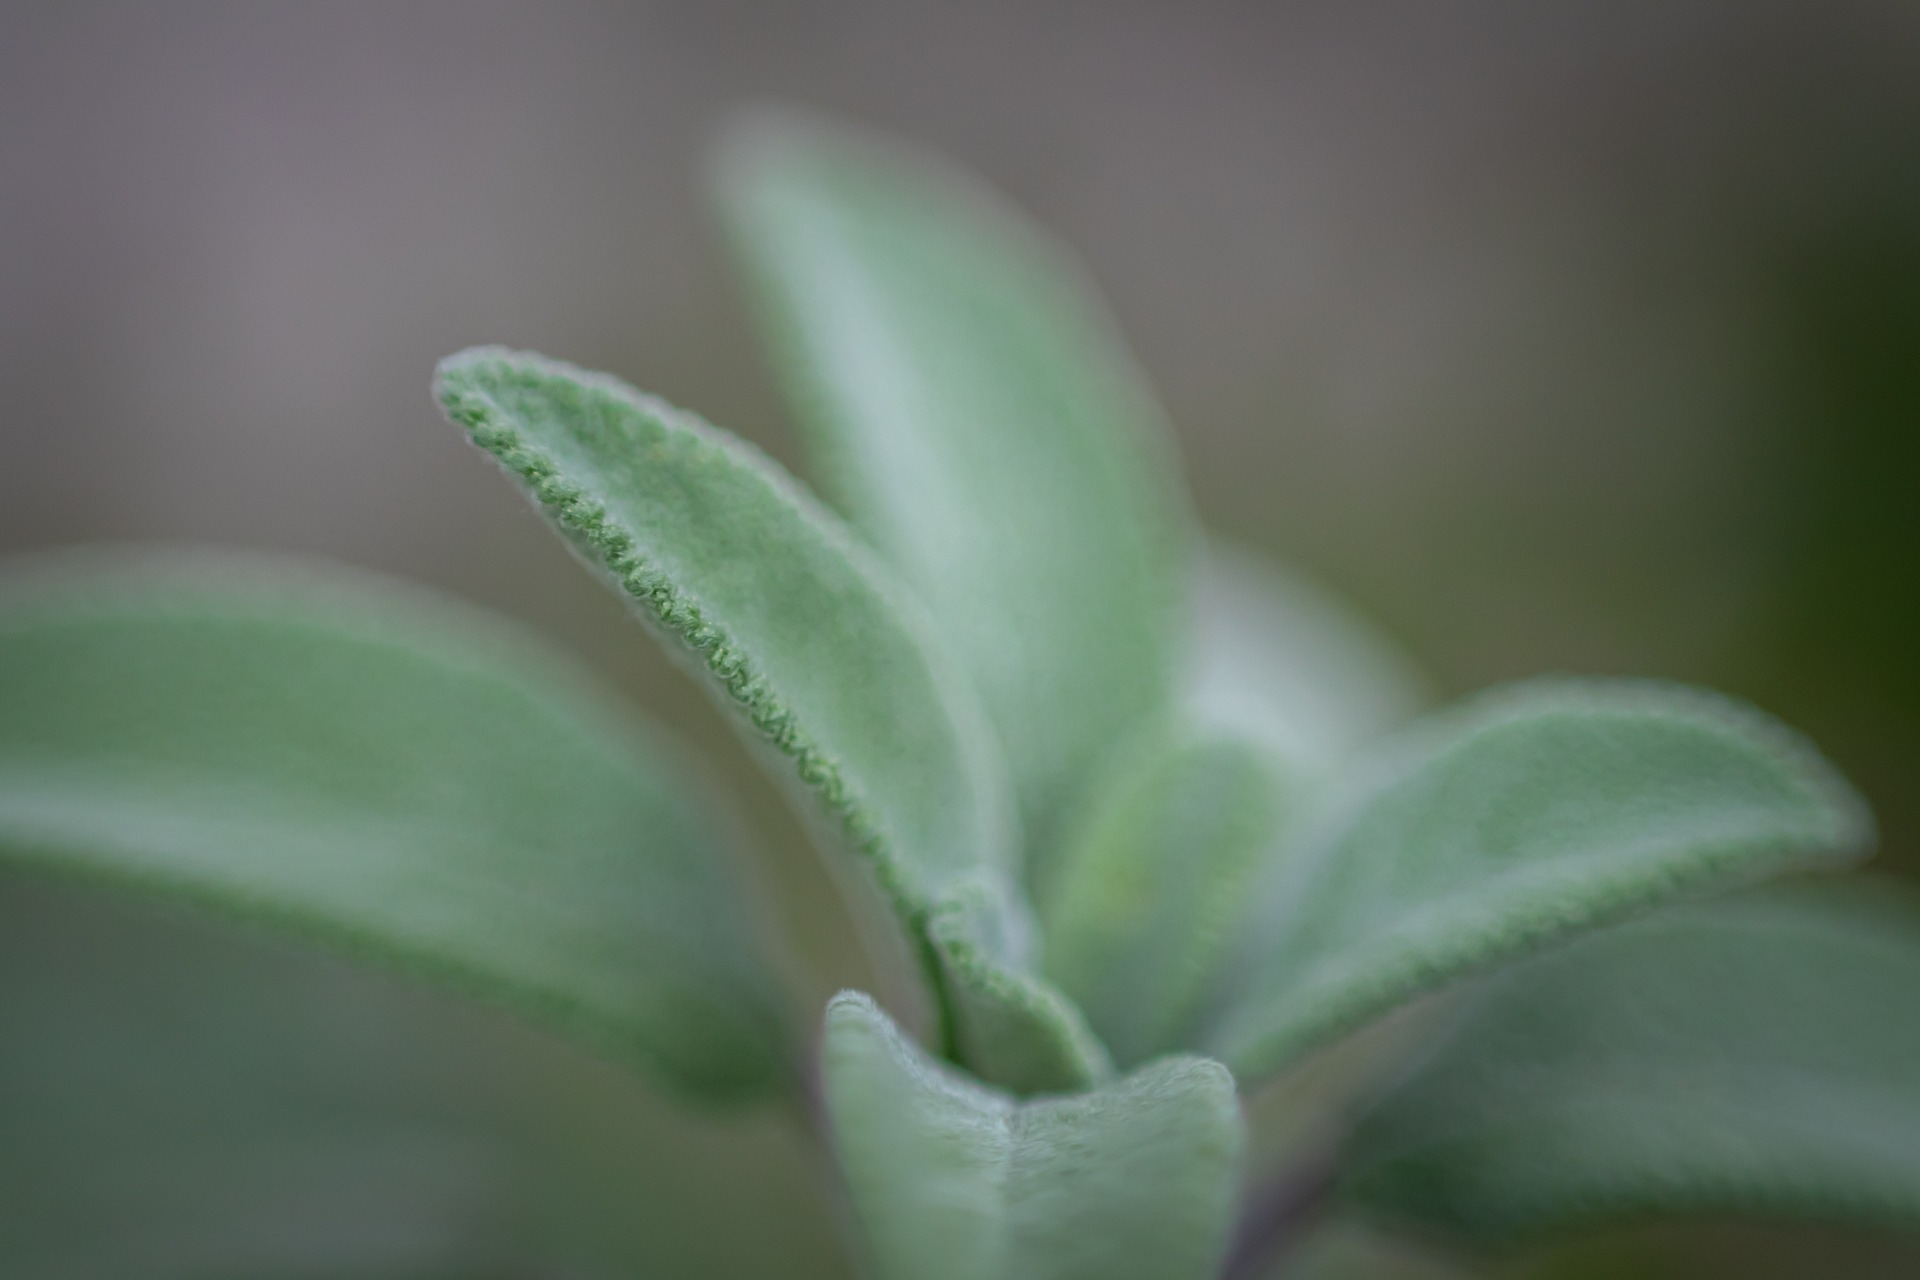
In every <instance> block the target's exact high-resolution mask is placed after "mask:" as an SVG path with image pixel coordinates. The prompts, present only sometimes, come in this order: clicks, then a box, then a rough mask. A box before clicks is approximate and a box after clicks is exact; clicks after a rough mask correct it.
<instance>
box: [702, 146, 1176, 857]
mask: <svg viewBox="0 0 1920 1280" xmlns="http://www.w3.org/2000/svg"><path fill="white" fill-rule="evenodd" d="M720 177H721V183H720V189H721V195H722V203H723V205H724V208H725V212H726V213H727V214H728V215H729V220H730V222H731V224H732V227H733V230H734V232H735V237H734V239H735V243H736V245H737V246H738V248H739V250H740V253H741V255H742V257H743V259H744V261H745V264H746V266H747V268H748V271H749V275H750V277H751V279H752V282H753V283H754V285H755V286H756V290H755V291H756V294H757V295H758V299H759V301H761V302H762V303H763V304H764V305H763V308H762V310H763V314H764V316H765V318H766V320H767V322H768V328H769V331H770V335H771V337H772V339H773V343H774V346H775V347H776V349H777V351H778V354H780V355H781V356H783V357H784V361H783V367H784V369H785V372H786V373H787V375H788V378H789V384H790V387H791V390H792V393H793V397H794V400H795V402H796V404H797V405H798V407H799V410H800V416H801V419H802V422H803V424H804V426H805V427H806V428H807V429H808V432H809V435H810V439H811V442H812V444H813V446H814V449H815V451H816V453H817V455H818V459H819V463H820V466H819V471H820V473H821V477H822V483H823V484H824V486H825V488H826V491H827V493H828V495H829V496H830V497H831V498H832V499H833V501H834V502H835V503H836V504H837V505H838V506H839V508H840V509H841V510H842V511H843V512H845V513H846V515H847V516H848V518H849V519H850V521H851V522H852V523H853V525H854V526H855V528H857V529H858V530H859V531H860V532H861V533H862V534H863V535H865V536H866V538H867V539H868V540H870V541H871V543H872V544H873V545H874V546H876V547H877V548H879V550H880V551H881V553H882V554H883V555H884V556H885V557H886V558H887V559H888V560H889V561H890V562H891V563H892V564H893V565H894V567H895V568H896V569H897V570H898V572H899V573H900V575H901V576H902V578H903V579H904V580H905V581H906V582H907V583H908V585H909V586H910V587H911V588H912V589H913V590H914V591H915V592H916V593H917V594H918V595H919V596H920V597H921V598H922V599H923V600H925V601H926V603H927V605H928V606H929V608H930V609H931V611H932V614H933V617H934V620H935V622H936V623H937V625H938V626H939V629H940V633H941V636H942V638H943V639H944V640H946V641H947V642H948V643H949V644H950V645H951V646H952V649H953V651H954V652H955V654H956V655H957V656H958V658H959V659H960V661H961V662H962V663H963V664H964V666H965V667H966V669H967V671H968V672H969V674H970V675H971V677H972V679H973V681H974V684H975V686H976V687H977V688H978V689H979V690H980V691H981V695H982V697H983V699H984V701H985V703H986V706H987V710H988V712H989V714H990V715H991V717H992V719H993V722H994V724H995V726H996V728H997V729H998V730H999V734H1000V737H1001V740H1002V742H1003V743H1004V744H1005V748H1006V751H1007V753H1008V755H1009V757H1010V759H1011V762H1012V765H1013V769H1014V776H1015V781H1016V787H1017V789H1018V792H1019V796H1020V801H1021V807H1022V811H1023V813H1024V815H1025V817H1026V820H1027V825H1028V828H1029V834H1030V835H1031V836H1033V837H1034V842H1035V845H1036V846H1037V847H1041V846H1044V845H1045V843H1046V837H1047V835H1048V834H1049V832H1050V829H1051V823H1052V818H1053V815H1054V812H1055V810H1056V808H1057V807H1058V806H1059V805H1060V804H1061V803H1063V802H1064V801H1065V800H1066V799H1067V797H1068V796H1069V795H1070V794H1071V792H1072V791H1073V790H1074V788H1075V787H1076V785H1077V783H1078V782H1079V780H1080V775H1081V774H1082V772H1083V771H1084V770H1085V769H1086V768H1087V767H1088V766H1089V765H1090V764H1091V763H1092V762H1093V761H1094V759H1095V758H1097V757H1098V756H1099V755H1100V754H1101V753H1102V752H1104V751H1105V750H1106V749H1107V748H1108V747H1110V746H1111V745H1112V743H1113V742H1114V740H1115V739H1116V738H1117V737H1118V736H1120V735H1121V734H1122V733H1123V732H1124V731H1125V730H1126V729H1127V728H1128V726H1129V725H1131V724H1132V723H1133V722H1134V721H1135V720H1137V719H1139V718H1140V717H1142V716H1144V715H1146V714H1148V713H1150V712H1152V711H1154V710H1156V709H1157V708H1158V707H1159V706H1160V705H1161V703H1162V702H1163V701H1164V699H1165V698H1166V697H1167V696H1168V694H1169V691H1170V686H1171V682H1172V679H1173V674H1174V672H1173V668H1174V665H1175V659H1176V630H1177V625H1178V623H1177V615H1178V611H1179V608H1180V606H1181V603H1182V602H1181V599H1180V593H1181V590H1182V586H1181V582H1182V577H1183V573H1184V555H1185V548H1184V535H1183V533H1182V521H1183V518H1184V517H1183V513H1182V511H1181V506H1180V499H1179V497H1178V494H1177V488H1176V484H1175V481H1174V479H1173V477H1174V475H1175V466H1174V463H1173V460H1172V458H1171V456H1170V451H1168V450H1166V449H1165V448H1164V445H1163V440H1162V436H1163V432H1164V428H1163V425H1162V422H1161V419H1160V414H1159V411H1158V410H1157V408H1156V407H1155V406H1154V404H1153V402H1152V400H1151V397H1150V396H1149V395H1148V394H1147V392H1146V391H1145V389H1144V385H1143V383H1142V382H1141V380H1140V378H1139V376H1138V375H1137V373H1136V372H1135V371H1134V370H1133V368H1132V366H1131V364H1130V362H1129V360H1128V357H1127V355H1126V353H1125V351H1124V349H1123V347H1122V344H1121V343H1120V341H1119V339H1118V337H1117V335H1116V334H1115V332H1114V330H1113V328H1112V326H1111V324H1110V323H1109V322H1108V320H1107V318H1106V317H1105V316H1104V315H1103V314H1102V313H1101V311H1100V309H1099V307H1098V305H1097V303H1096V302H1095V301H1094V299H1093V296H1092V291H1091V289H1090V288H1088V286H1087V285H1086V283H1085V282H1084V281H1083V280H1082V279H1081V277H1080V273H1079V272H1078V271H1077V270H1076V269H1075V268H1074V266H1073V265H1072V264H1071V263H1070V262H1068V261H1067V260H1066V258H1065V256H1064V255H1063V254H1062V253H1061V251H1060V250H1059V249H1058V248H1057V247H1056V246H1054V245H1053V244H1052V243H1050V242H1049V241H1047V240H1046V238H1045V237H1044V236H1043V235H1042V234H1041V233H1040V232H1039V231H1038V230H1037V229H1036V228H1034V227H1033V226H1031V225H1030V224H1029V223H1028V222H1027V220H1026V219H1025V218H1024V217H1022V216H1021V215H1019V214H1018V213H1016V212H1015V211H1013V210H1012V209H1010V208H1009V207H1007V206H1006V205H1005V204H1004V203H1003V202H1002V201H1001V200H1000V199H999V198H998V197H997V196H996V195H995V194H994V193H992V192H990V191H988V190H986V189H985V188H984V187H983V186H982V185H981V184H979V183H978V182H977V181H975V180H974V179H973V178H971V177H970V176H968V175H964V174H961V173H958V172H955V171H953V170H951V169H948V168H946V167H944V166H943V165H942V164H940V163H939V162H938V161H935V160H933V159H931V158H928V157H926V156H923V155H920V154H917V153H913V152H910V151H908V150H906V149H905V148H902V147H899V146H896V145H894V144H892V143H889V142H886V141H883V140H878V139H874V138H871V137H867V136H864V135H861V134H859V133H857V132H854V131H850V130H841V129H835V128H832V127H830V126H826V125H823V124H819V123H814V122H808V121H806V120H803V119H797V118H794V117H791V116H777V117H776V116H762V117H758V118H755V119H754V120H752V121H751V122H750V123H749V124H747V125H746V126H745V127H743V128H741V129H739V130H737V131H736V133H735V136H734V138H733V139H732V144H731V145H730V146H729V148H728V149H727V151H726V152H725V154H724V157H723V161H722V164H721V171H720ZM1042 852H1044V848H1042Z"/></svg>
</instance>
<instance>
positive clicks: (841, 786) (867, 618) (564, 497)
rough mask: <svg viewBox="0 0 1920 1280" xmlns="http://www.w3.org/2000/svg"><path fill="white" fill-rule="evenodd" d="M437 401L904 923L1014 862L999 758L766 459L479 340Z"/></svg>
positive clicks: (928, 648)
mask: <svg viewBox="0 0 1920 1280" xmlns="http://www.w3.org/2000/svg"><path fill="white" fill-rule="evenodd" d="M439 393H440V400H441V403H442V404H443V405H444V406H445V408H446V411H447V414H448V416H449V417H451V418H452V419H453V420H454V421H455V422H457V423H459V424H460V425H461V426H464V427H466V428H467V429H468V430H469V431H470V432H471V433H472V436H473V440H474V443H476V444H478V445H479V446H480V447H481V448H482V449H485V450H486V451H487V452H488V453H490V454H492V455H493V456H494V457H495V458H496V459H497V460H498V461H499V462H500V464H501V466H502V467H504V468H505V469H506V470H507V472H508V473H509V474H510V475H512V476H513V477H514V478H515V479H517V480H519V481H520V482H521V483H522V484H523V485H524V486H525V487H526V488H527V490H528V492H529V494H530V495H531V496H532V497H533V498H534V500H535V501H537V502H538V503H539V504H540V506H541V507H542V509H543V510H545V511H546V513H547V515H548V516H549V517H550V518H551V519H552V520H553V522H554V523H555V524H556V525H557V526H558V527H559V528H560V530H561V532H562V533H564V534H565V535H566V536H567V537H568V538H569V539H570V540H571V541H572V543H573V544H574V546H575V547H576V548H578V550H579V551H580V553H581V554H582V555H583V556H584V557H585V558H586V559H587V560H588V562H589V563H591V564H592V565H594V566H595V567H596V568H598V569H600V570H601V571H602V572H604V573H606V574H607V575H608V576H609V577H611V578H612V580H613V582H614V584H615V585H616V586H617V587H618V588H619V589H620V590H621V591H622V592H623V593H624V594H625V595H626V596H627V597H628V598H629V599H630V600H631V601H633V602H634V603H635V604H637V605H638V606H639V608H640V611H641V615H642V616H643V617H644V618H645V619H647V620H648V621H650V622H651V623H653V624H654V626H655V627H656V629H657V630H658V631H659V632H661V633H662V634H663V635H664V637H665V638H666V639H667V640H668V641H669V642H670V643H671V644H672V645H673V646H674V648H675V650H676V651H677V652H681V653H683V654H686V655H687V656H689V657H690V658H691V660H692V661H693V662H694V663H696V664H697V670H698V671H699V672H700V673H702V674H704V675H705V676H707V677H708V678H709V681H710V683H711V684H712V686H713V687H714V688H715V689H716V690H717V691H718V693H719V695H720V696H721V697H722V698H723V700H724V702H725V704H726V705H727V706H729V707H730V708H731V709H733V710H735V711H737V712H738V714H739V715H740V716H742V717H744V719H745V720H746V721H747V722H748V723H749V724H750V725H751V726H752V728H753V729H754V730H756V731H757V733H758V734H759V735H760V736H762V737H763V738H764V739H765V740H766V741H767V742H769V743H771V744H772V746H773V747H774V748H775V749H776V750H777V751H779V752H780V753H782V754H783V755H784V756H786V757H788V758H789V759H790V760H791V762H792V769H793V772H794V773H795V774H796V775H797V776H798V778H799V780H800V782H801V783H802V784H803V785H804V786H805V787H807V788H808V789H809V790H810V791H811V793H812V794H813V795H814V796H815V797H816V798H817V800H818V802H819V804H820V805H821V806H822V807H823V808H824V809H825V810H826V812H827V813H828V814H829V815H830V816H831V817H832V818H834V819H837V820H838V822H839V823H840V824H841V825H842V826H843V827H844V829H845V830H846V832H847V833H848V835H849V837H850V838H851V840H852V842H853V843H854V845H855V847H856V848H857V849H859V850H860V851H861V852H862V853H864V854H865V855H867V857H868V858H869V859H870V860H871V861H872V863H873V865H874V868H875V870H876V871H877V873H878V875H879V877H880V880H881V883H882V885H883V886H884V887H885V888H886V889H887V890H888V892H889V893H890V894H891V895H892V896H893V898H894V900H895V902H896V903H897V904H898V905H899V906H900V908H901V910H902V912H903V914H905V915H906V916H907V918H908V919H909V920H916V921H917V920H920V919H922V918H924V916H925V915H926V913H927V912H928V911H929V910H930V909H931V908H932V905H933V903H934V901H935V900H936V899H937V898H938V897H939V896H940V894H941V892H942V891H943V890H944V889H946V888H947V887H949V886H951V885H953V884H955V883H958V882H960V881H963V880H966V881H971V880H976V879H979V878H981V877H982V876H983V875H986V874H989V873H991V872H994V871H998V872H1000V873H1002V874H1005V873H1006V872H1008V871H1010V870H1011V866H1012V858H1013V856H1014V853H1015V850H1014V849H1013V840H1012V837H1013V828H1012V826H1011V814H1010V809H1009V806H1010V800H1009V797H1008V795H1007V792H1006V781H1005V775H1004V769H1003V768H1002V767H1001V766H1000V763H999V761H998V759H997V757H996V755H995V753H994V750H993V747H992V742H991V738H990V732H989V730H988V729H987V728H986V726H985V724H984V723H983V722H982V720H981V718H980V714H979V712H978V711H977V709H976V708H975V706H974V704H973V702H972V701H971V699H970V697H969V691H968V690H967V689H966V687H965V686H964V684H963V683H962V682H961V681H960V680H959V679H958V678H957V676H956V675H955V674H954V673H951V672H950V671H949V670H948V669H947V668H945V667H944V666H943V665H942V664H941V662H940V661H939V660H938V658H937V656H936V654H935V652H934V649H933V645H932V641H931V639H930V638H929V637H928V636H927V635H926V634H925V632H924V628H922V627H921V626H918V625H916V624H915V622H914V620H913V616H912V614H911V613H910V606H909V605H908V603H907V602H905V601H903V600H901V599H899V598H898V597H897V595H896V594H895V593H893V592H891V591H890V590H889V589H888V587H887V585H886V583H885V582H884V581H883V580H882V577H881V576H880V574H879V572H878V570H877V566H875V565H872V564H871V563H870V561H869V556H868V553H866V552H865V551H863V550H862V548H860V547H859V546H857V545H856V544H855V543H854V541H853V539H852V538H851V537H850V536H849V535H848V534H847V533H846V531H845V530H844V529H843V528H842V527H841V525H840V524H839V522H838V521H837V520H836V519H834V518H833V517H832V516H831V515H829V514H828V513H827V512H825V511H823V510H820V509H818V508H817V507H816V506H815V504H813V503H812V502H811V501H809V500H808V499H807V497H806V496H805V495H804V493H803V492H802V491H801V490H800V488H799V486H798V485H796V484H795V483H794V482H793V481H792V480H791V479H789V478H788V477H787V476H786V475H784V474H783V473H782V472H781V471H780V470H779V469H778V467H777V466H776V464H775V463H773V462H772V461H771V460H770V459H768V458H766V457H764V456H762V455H761V454H759V453H758V452H757V451H755V450H753V449H752V448H751V447H750V446H748V445H747V444H745V443H744V442H743V441H740V440H738V439H736V438H735V437H732V436H729V435H726V434H724V433H722V432H720V431H717V430H715V429H714V428H713V427H710V426H708V425H707V424H706V423H704V422H702V421H700V420H699V419H698V418H696V417H694V416H693V415H691V414H688V413H684V412H682V411H680V410H678V409H675V408H673V407H672V406H670V405H667V404H665V403H663V402H661V401H659V400H655V399H653V398H652V397H650V396H647V395H644V394H643V393H641V392H638V391H635V390H634V389H633V388H631V387H629V386H627V385H626V384H624V383H622V382H619V381H618V380H616V379H614V378H610V377H607V376H605V375H601V374H593V373H586V372H583V371H582V370H579V369H575V368H573V367H571V366H569V365H565V364H561V363H559V362H558V361H553V360H548V359H545V358H543V357H540V356H535V355H530V354H524V353H515V352H508V351H502V350H499V349H495V348H482V349H478V350H474V351H469V352H466V353H464V354H462V355H458V356H454V357H452V358H451V359H449V360H448V361H446V362H445V363H444V364H442V366H441V369H440V378H439Z"/></svg>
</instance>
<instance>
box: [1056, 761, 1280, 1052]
mask: <svg viewBox="0 0 1920 1280" xmlns="http://www.w3.org/2000/svg"><path fill="white" fill-rule="evenodd" d="M1292 783H1293V779H1292V777H1291V776H1290V774H1289V773H1288V771H1287V769H1286V767H1285V766H1284V765H1283V764H1282V763H1281V761H1280V759H1279V758H1278V757H1277V756H1276V755H1275V754H1274V753H1273V752H1271V751H1269V750H1268V749H1266V748H1265V747H1262V746H1256V745H1255V744H1253V743H1251V742H1248V741H1246V740H1243V739H1239V738H1235V737H1230V736H1226V735H1223V734H1219V733H1214V732H1211V731H1206V730H1167V731H1164V732H1160V733H1154V734H1151V735H1149V738H1148V740H1146V741H1144V742H1143V743H1141V744H1140V745H1139V746H1138V747H1136V748H1135V749H1134V750H1133V751H1131V752H1129V753H1127V758H1126V759H1125V760H1124V761H1123V762H1122V763H1120V764H1119V765H1118V766H1116V767H1115V768H1114V769H1113V770H1112V771H1111V772H1110V774H1109V776H1108V777H1107V778H1106V779H1104V780H1103V782H1102V783H1101V784H1100V786H1099V787H1098V788H1097V790H1096V791H1095V793H1094V797H1093V801H1092V803H1091V804H1090V806H1089V808H1088V812H1087V814H1086V816H1085V818H1084V819H1083V820H1082V821H1081V822H1080V823H1079V824H1077V825H1076V827H1075V828H1074V829H1073V830H1072V833H1071V835H1070V837H1069V839H1068V840H1067V842H1066V843H1065V844H1064V846H1063V848H1062V853H1061V857H1060V859H1059V861H1058V863H1057V865H1056V866H1055V869H1054V871H1053V873H1052V875H1051V876H1050V877H1049V881H1048V884H1047V885H1046V886H1045V887H1044V893H1043V897H1042V900H1041V910H1040V914H1041V921H1042V924H1043V927H1044V932H1045V934H1046V939H1047V947H1046V955H1045V963H1044V970H1045V973H1046V975H1047V976H1048V977H1049V978H1051V979H1053V981H1054V982H1056V983H1058V984H1059V986H1060V988H1061V989H1062V990H1063V991H1065V992H1066V993H1067V994H1068V995H1069V996H1070V997H1072V998H1073V1000H1074V1001H1075V1002H1076V1003H1078V1004H1079V1006H1080V1007H1081V1008H1082V1009H1084V1010H1085V1011H1086V1015H1087V1020H1088V1021H1089V1022H1090V1023H1091V1024H1092V1026H1093V1028H1094V1030H1095V1031H1096V1032H1098V1033H1099V1035H1100V1038H1101V1039H1102V1040H1103V1041H1104V1042H1105V1043H1106V1045H1107V1047H1108V1048H1109V1049H1111V1050H1112V1051H1113V1055H1114V1059H1115V1060H1116V1061H1117V1062H1118V1063H1119V1064H1120V1065H1121V1066H1122V1067H1130V1066H1133V1065H1135V1064H1137V1063H1140V1062H1143V1061H1145V1060H1146V1059H1147V1058H1150V1057H1152V1056H1154V1055H1155V1054H1158V1053H1165V1052H1169V1051H1171V1050H1173V1049H1175V1048H1178V1047H1180V1045H1181V1044H1182V1043H1185V1042H1190V1041H1191V1039H1192V1036H1193V1033H1194V1032H1195V1030H1196V1023H1197V1021H1198V1019H1199V1017H1200V1014H1201V1012H1202V1004H1203V1000H1204V998H1205V997H1206V996H1207V995H1208V993H1209V992H1210V991H1211V990H1212V988H1213V985H1214V982H1215V980H1216V979H1217V978H1218V976H1219V968H1220V965H1221V963H1222V961H1223V960H1224V959H1225V958H1226V956H1227V953H1228V951H1229V945H1228V944H1229V943H1230V941H1231V935H1232V931H1233V928H1234V926H1235V925H1236V924H1237V923H1238V921H1239V920H1240V919H1241V917H1242V914H1243V912H1244V909H1245V901H1246V895H1247V892H1248V890H1249V888H1250V886H1251V883H1252V881H1253V879H1254V877H1255V875H1256V873H1257V871H1258V870H1259V868H1260V866H1261V865H1262V863H1263V861H1264V860H1265V857H1266V855H1267V854H1268V853H1269V852H1270V851H1271V850H1272V848H1273V847H1274V845H1275V843H1276V842H1277V841H1278V840H1279V838H1280V834H1281V830H1282V824H1283V822H1284V821H1285V820H1286V819H1287V818H1289V817H1292V816H1294V814H1293V811H1294V810H1296V809H1297V808H1298V807H1299V805H1300V803H1301V798H1300V797H1299V796H1297V795H1293V794H1291V793H1290V785H1291V784H1292Z"/></svg>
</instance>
